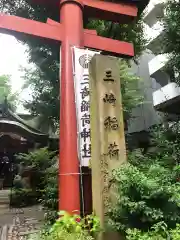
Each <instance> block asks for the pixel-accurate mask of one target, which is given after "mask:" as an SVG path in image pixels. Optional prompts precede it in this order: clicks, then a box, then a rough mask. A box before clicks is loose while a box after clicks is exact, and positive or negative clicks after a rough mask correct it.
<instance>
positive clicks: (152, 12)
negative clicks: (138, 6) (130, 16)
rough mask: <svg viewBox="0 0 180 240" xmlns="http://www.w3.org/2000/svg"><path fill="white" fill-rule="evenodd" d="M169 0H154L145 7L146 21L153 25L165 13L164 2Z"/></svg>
mask: <svg viewBox="0 0 180 240" xmlns="http://www.w3.org/2000/svg"><path fill="white" fill-rule="evenodd" d="M166 1H167V0H154V1H151V2H150V4H149V5H148V6H147V8H146V9H145V16H144V22H145V23H146V24H147V25H148V26H149V27H152V26H153V25H154V24H155V23H156V22H157V21H158V19H159V18H160V17H163V15H164V4H165V2H166Z"/></svg>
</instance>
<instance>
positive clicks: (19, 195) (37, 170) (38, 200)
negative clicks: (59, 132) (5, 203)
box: [11, 148, 58, 221]
mask: <svg viewBox="0 0 180 240" xmlns="http://www.w3.org/2000/svg"><path fill="white" fill-rule="evenodd" d="M17 160H18V161H19V163H21V164H22V165H23V167H24V168H26V167H28V168H29V169H31V170H30V172H31V174H30V175H31V181H30V184H31V187H30V189H26V188H19V187H18V188H17V189H13V191H12V195H11V205H12V206H16V207H22V206H30V205H34V204H42V205H43V206H44V207H45V208H46V209H47V214H46V217H47V218H48V219H49V220H51V219H54V221H55V216H57V210H58V193H57V191H58V188H57V185H58V182H57V176H58V174H57V166H56V165H57V164H56V163H57V156H56V155H55V152H52V151H49V150H48V149H47V148H41V149H37V150H35V151H32V152H29V153H28V154H19V155H18V156H17ZM22 172H23V170H22ZM21 174H23V173H21ZM18 186H20V184H18Z"/></svg>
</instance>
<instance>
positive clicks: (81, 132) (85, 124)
mask: <svg viewBox="0 0 180 240" xmlns="http://www.w3.org/2000/svg"><path fill="white" fill-rule="evenodd" d="M97 53H99V52H94V51H90V50H88V49H79V48H75V47H74V58H73V59H74V63H73V65H74V83H75V98H76V113H77V128H78V154H79V160H80V162H81V165H82V166H89V160H90V159H91V135H90V133H91V128H90V96H89V62H90V60H91V59H92V57H93V56H94V55H95V54H97Z"/></svg>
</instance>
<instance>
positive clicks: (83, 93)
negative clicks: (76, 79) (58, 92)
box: [80, 86, 89, 99]
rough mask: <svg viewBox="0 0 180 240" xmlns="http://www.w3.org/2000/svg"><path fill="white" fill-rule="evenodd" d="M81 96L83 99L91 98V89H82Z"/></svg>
mask: <svg viewBox="0 0 180 240" xmlns="http://www.w3.org/2000/svg"><path fill="white" fill-rule="evenodd" d="M80 93H81V96H82V99H84V98H85V97H88V96H89V88H87V87H86V86H85V87H84V88H82V89H81V92H80Z"/></svg>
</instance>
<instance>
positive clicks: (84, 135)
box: [80, 128, 91, 142]
mask: <svg viewBox="0 0 180 240" xmlns="http://www.w3.org/2000/svg"><path fill="white" fill-rule="evenodd" d="M80 136H81V138H82V139H83V140H84V142H86V139H87V138H90V137H91V130H90V129H88V130H87V129H86V128H83V131H82V132H81V133H80Z"/></svg>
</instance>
